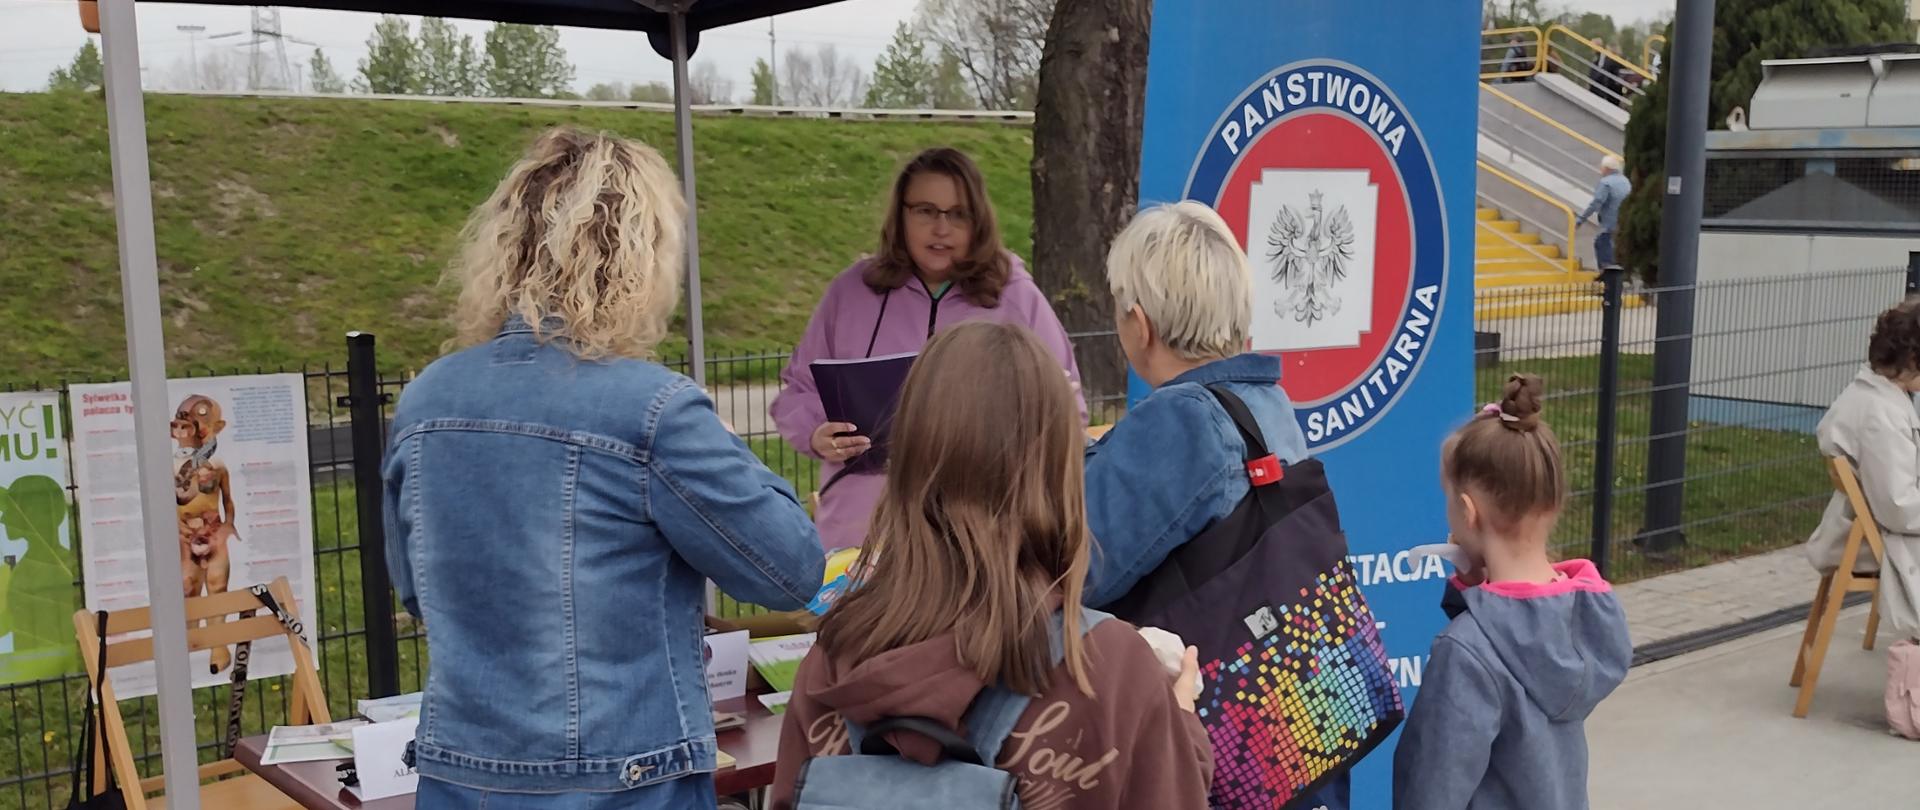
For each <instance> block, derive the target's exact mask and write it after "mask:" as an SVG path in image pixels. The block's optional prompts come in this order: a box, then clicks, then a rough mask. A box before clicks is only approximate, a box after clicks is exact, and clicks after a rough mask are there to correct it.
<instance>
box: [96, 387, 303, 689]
mask: <svg viewBox="0 0 1920 810" xmlns="http://www.w3.org/2000/svg"><path fill="white" fill-rule="evenodd" d="M168 388H169V391H168V394H169V396H168V405H169V407H171V408H172V412H171V413H170V414H168V435H169V438H170V439H171V442H170V444H171V447H172V450H173V458H172V460H171V462H170V464H169V466H170V467H171V468H172V469H173V481H172V489H173V493H174V503H172V504H169V505H163V508H164V507H166V506H170V507H171V509H170V510H169V511H170V512H171V513H172V514H173V516H174V517H175V519H176V520H175V523H176V528H177V540H178V554H179V558H180V587H181V592H182V593H183V594H184V595H185V596H187V597H195V596H208V595H213V594H218V593H223V592H227V591H233V590H241V589H244V588H247V587H249V586H252V585H255V584H265V583H269V582H272V581H273V580H274V579H275V578H276V577H286V578H287V581H288V582H290V583H292V585H293V591H294V596H295V598H296V599H297V600H298V601H299V605H300V614H301V615H300V618H301V621H302V623H303V624H304V625H305V626H306V627H309V628H312V627H317V626H318V624H317V622H315V620H314V613H313V610H314V601H313V576H314V575H313V507H312V500H311V494H310V493H311V489H310V478H309V476H310V473H309V470H308V467H307V420H306V401H305V394H304V392H305V385H304V381H303V379H302V377H301V376H300V375H299V374H267V375H257V376H243V377H201V378H192V379H181V380H170V381H168ZM71 404H72V411H73V414H72V424H73V448H74V450H73V452H74V459H73V462H74V466H73V470H74V479H75V481H76V482H77V484H78V491H79V495H78V499H79V507H80V510H79V511H80V527H81V529H80V530H81V536H82V538H83V539H84V542H83V543H82V545H83V547H84V551H85V554H84V557H83V561H82V566H83V569H84V573H85V579H86V603H87V606H88V607H89V608H91V609H94V610H121V609H125V608H132V607H140V606H143V605H146V604H148V601H149V600H148V599H147V570H146V554H147V551H148V548H149V546H150V544H149V543H146V542H143V541H142V532H141V522H140V508H139V507H140V484H139V469H138V467H139V465H138V463H137V461H136V456H135V450H134V435H133V422H134V418H133V417H134V413H133V402H132V396H131V386H130V385H129V384H127V383H112V384H105V385H76V386H73V388H72V391H71ZM171 545H172V544H169V546H171ZM170 551H171V548H170ZM309 641H311V639H309ZM234 655H235V651H234V650H233V649H232V648H230V647H216V648H214V649H212V650H202V651H200V652H196V653H194V654H193V658H192V660H191V663H190V667H191V670H192V672H193V673H194V686H196V687H200V686H210V685H213V684H215V683H224V682H226V681H227V680H228V679H229V678H230V677H231V674H230V670H231V668H232V667H233V663H234ZM248 659H249V666H248V676H249V677H250V678H260V677H269V676H274V675H284V674H287V673H290V672H292V671H293V660H292V657H291V656H290V655H289V652H288V649H287V643H286V640H285V639H284V638H273V639H268V640H265V641H261V642H257V643H255V644H253V645H252V648H251V650H250V654H249V656H248ZM124 669H125V670H126V671H124V672H119V671H116V673H115V675H114V677H115V684H116V686H115V688H116V690H117V691H118V692H119V695H120V697H122V698H128V697H135V696H138V695H145V694H152V692H153V681H152V667H151V665H138V666H128V667H125V668H124Z"/></svg>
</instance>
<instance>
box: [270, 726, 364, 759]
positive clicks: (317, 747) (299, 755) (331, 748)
mask: <svg viewBox="0 0 1920 810" xmlns="http://www.w3.org/2000/svg"><path fill="white" fill-rule="evenodd" d="M364 725H366V721H363V720H342V721H340V722H338V723H323V724H320V725H311V726H274V727H273V729H272V730H271V731H269V732H268V733H267V748H266V750H265V751H263V752H261V754H260V764H262V765H286V764H289V763H294V762H324V761H326V760H329V759H347V758H349V757H351V756H352V754H349V753H348V752H347V750H346V749H344V748H341V747H340V746H338V745H335V744H334V740H336V739H345V738H347V737H351V736H352V734H353V729H356V728H359V727H360V726H364Z"/></svg>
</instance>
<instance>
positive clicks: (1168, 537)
mask: <svg viewBox="0 0 1920 810" xmlns="http://www.w3.org/2000/svg"><path fill="white" fill-rule="evenodd" d="M1215 383H1225V384H1226V386H1227V388H1228V390H1230V391H1232V392H1233V393H1235V394H1238V395H1239V396H1240V398H1241V399H1242V400H1244V401H1245V402H1246V403H1247V409H1248V410H1250V411H1253V417H1254V419H1255V420H1256V421H1258V422H1259V423H1260V432H1261V433H1263V434H1265V438H1266V440H1267V449H1268V450H1271V451H1272V452H1273V454H1274V455H1276V456H1279V457H1280V460H1281V461H1282V462H1285V463H1289V464H1291V463H1294V462H1298V461H1301V460H1303V459H1305V458H1306V457H1307V439H1306V436H1305V435H1303V434H1302V433H1301V432H1300V424H1299V423H1298V422H1296V421H1295V420H1294V416H1293V404H1292V403H1291V402H1289V401H1288V400H1287V393H1286V391H1283V390H1281V388H1280V359H1279V358H1277V357H1271V356H1268V355H1262V354H1242V355H1237V356H1234V357H1229V358H1226V359H1224V360H1216V361H1214V362H1211V363H1208V364H1206V365H1204V366H1201V367H1199V368H1196V369H1193V370H1192V371H1189V372H1187V373H1185V374H1182V375H1180V376H1179V377H1176V378H1174V379H1173V380H1172V381H1171V382H1168V383H1167V384H1166V385H1163V386H1161V387H1160V388H1158V389H1156V390H1155V391H1154V392H1153V393H1152V394H1150V395H1148V396H1147V398H1146V399H1143V400H1141V401H1140V403H1139V404H1137V405H1135V406H1133V407H1132V408H1131V409H1129V410H1128V411H1127V417H1126V418H1125V419H1122V420H1120V423H1119V424H1117V425H1115V426H1114V427H1113V430H1111V431H1108V432H1107V435H1106V436H1104V437H1102V438H1101V439H1100V441H1098V442H1096V443H1094V445H1093V446H1092V447H1089V448H1088V449H1087V520H1088V522H1089V523H1090V524H1091V525H1092V528H1093V538H1094V541H1095V545H1096V549H1095V552H1094V555H1093V562H1092V567H1091V570H1090V571H1089V573H1088V575H1087V595H1086V603H1087V604H1089V605H1105V604H1108V603H1110V602H1112V601H1113V600H1115V599H1119V598H1120V597H1122V596H1125V595H1126V593H1127V591H1128V590H1130V589H1132V588H1133V586H1134V585H1135V584H1136V583H1138V582H1139V581H1140V578H1141V577H1144V576H1146V575H1147V574H1149V573H1152V572H1153V570H1154V569H1155V568H1158V567H1159V566H1160V563H1162V562H1165V561H1166V559H1167V555H1168V554H1171V553H1173V550H1174V549H1176V548H1179V547H1180V544H1182V543H1185V542H1187V541H1188V540H1191V539H1193V537H1194V535H1197V534H1199V533H1200V531H1201V530H1202V529H1205V528H1206V527H1207V526H1208V525H1210V524H1212V523H1213V522H1214V521H1216V520H1219V519H1221V518H1224V517H1226V516H1227V514H1228V513H1230V512H1232V511H1233V508H1234V507H1235V506H1237V505H1239V503H1240V499H1241V498H1244V497H1246V495H1247V490H1248V489H1249V488H1250V485H1249V484H1248V483H1247V467H1246V463H1245V460H1244V458H1243V456H1244V454H1245V453H1246V442H1243V441H1241V440H1240V432H1239V431H1238V430H1236V429H1235V428H1234V426H1233V420H1232V419H1231V418H1229V417H1228V416H1227V412H1226V411H1225V410H1224V409H1222V408H1221V407H1220V403H1219V402H1218V401H1217V400H1215V399H1214V398H1213V394H1212V393H1210V392H1208V391H1207V389H1206V386H1208V385H1212V384H1215Z"/></svg>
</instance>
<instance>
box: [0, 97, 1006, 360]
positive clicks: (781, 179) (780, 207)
mask: <svg viewBox="0 0 1920 810" xmlns="http://www.w3.org/2000/svg"><path fill="white" fill-rule="evenodd" d="M147 115H148V123H147V127H148V142H149V144H150V148H151V150H152V170H153V184H154V205H155V209H156V218H157V223H156V230H157V236H158V245H159V255H160V283H161V293H162V296H163V298H164V307H165V313H166V316H167V349H168V356H169V357H168V362H169V364H170V365H171V367H172V370H173V371H174V372H175V373H183V372H187V371H189V370H228V369H236V368H252V367H254V366H264V367H269V368H271V367H276V366H287V367H290V368H291V367H298V366H301V365H305V364H310V365H315V366H318V365H319V364H322V363H326V362H333V363H335V364H336V365H337V364H339V363H341V362H342V361H343V359H344V349H343V343H342V338H341V336H342V334H343V333H345V332H347V331H349V330H354V329H360V330H366V331H371V332H374V333H375V334H377V335H378V336H379V338H380V342H381V351H380V354H381V358H382V365H383V366H390V367H393V368H396V369H398V368H409V367H413V368H417V367H419V366H421V365H423V364H425V363H426V362H427V361H428V360H431V359H432V358H433V357H434V356H436V355H437V354H438V348H439V345H440V341H441V340H443V339H444V338H445V337H446V335H447V330H446V328H445V325H444V322H445V316H446V312H447V304H448V301H449V300H450V294H449V292H448V291H447V290H445V289H442V288H440V287H439V286H438V284H437V281H438V278H439V274H440V271H441V269H442V268H443V267H444V266H445V263H446V261H447V258H448V257H449V256H450V255H451V252H452V248H453V240H454V238H455V235H456V234H457V232H458V230H459V227H460V224H461V222H462V221H463V219H464V218H465V216H466V213H467V211H468V210H469V209H470V208H471V206H473V205H475V204H477V203H479V202H480V201H482V200H483V199H485V198H486V196H487V194H488V193H489V192H490V191H491V190H492V188H493V186H494V184H495V183H496V182H497V181H498V180H499V178H500V176H501V174H502V173H503V172H504V171H505V169H506V168H507V166H508V165H509V164H510V163H511V162H512V161H513V159H514V157H515V156H516V155H517V154H518V153H519V151H520V149H521V148H522V147H524V146H525V145H526V144H527V143H528V142H529V141H531V139H532V138H533V136H534V135H535V134H536V133H537V132H539V131H540V130H542V129H544V128H546V127H549V126H553V125H557V124H573V125H577V126H581V127H586V128H590V129H598V130H606V131H610V132H616V133H620V134H623V135H627V136H631V137H637V138H640V139H642V140H644V141H646V142H648V143H651V144H653V145H654V146H655V147H656V148H658V149H660V150H661V152H662V153H664V154H666V155H667V156H668V159H669V160H670V161H671V160H672V159H673V154H674V152H673V139H672V133H673V119H672V116H671V115H666V114H660V113H647V112H638V111H632V110H610V109H566V108H546V107H520V106H507V105H492V104H434V103H425V102H392V101H357V100H333V99H273V100H257V99H210V98H191V97H185V96H154V97H150V98H149V99H148V102H147ZM694 132H695V143H696V145H697V147H698V153H697V155H696V158H695V160H696V166H697V168H698V178H697V179H698V182H699V197H700V243H701V249H702V251H701V252H702V259H701V275H702V278H703V279H704V288H703V292H704V294H705V299H706V306H705V312H706V319H707V320H706V323H707V333H708V335H709V338H710V340H711V341H712V346H713V347H714V348H713V349H712V350H711V351H713V352H715V353H733V352H746V351H761V350H766V349H770V348H774V347H777V346H780V345H782V344H788V343H791V342H792V341H793V340H794V339H796V338H797V337H798V336H799V334H800V332H801V330H802V329H803V328H804V327H805V325H806V319H807V316H808V315H809V313H810V312H811V311H812V307H813V304H814V302H815V301H816V300H817V298H818V295H819V293H820V291H821V290H822V289H823V288H824V286H825V284H826V282H827V280H828V279H830V278H831V277H832V275H833V274H834V273H836V272H838V271H839V270H840V269H841V268H843V267H845V266H846V265H847V264H848V263H849V262H850V261H852V260H853V259H855V258H857V257H858V256H859V255H860V254H862V253H864V252H867V251H869V250H871V249H872V248H871V246H872V245H873V244H874V242H875V241H876V239H877V237H876V233H877V224H878V222H879V216H880V208H881V207H882V205H883V204H884V196H885V193H886V190H887V182H888V181H889V180H890V179H891V177H892V173H893V172H894V171H895V169H896V168H897V167H898V165H899V164H900V162H901V161H903V160H904V159H905V158H906V157H907V156H909V155H910V154H912V153H913V152H915V151H917V150H919V149H921V148H924V147H927V146H931V145H936V144H948V145H953V146H957V147H959V148H961V149H964V150H966V151H968V152H970V153H971V154H973V155H974V156H975V158H976V159H977V160H979V161H980V163H981V165H982V168H983V170H984V171H985V172H986V174H987V177H988V184H989V187H990V189H991V192H992V194H993V197H994V200H995V204H996V205H997V207H998V209H999V212H1000V216H1001V219H1002V222H1003V223H1005V228H1006V231H1007V238H1008V240H1009V242H1010V243H1011V246H1012V247H1013V249H1014V250H1016V251H1018V252H1021V253H1023V254H1026V253H1028V249H1029V247H1030V246H1031V231H1030V226H1029V223H1030V221H1031V218H1032V207H1033V206H1032V195H1031V191H1030V189H1029V185H1028V175H1027V163H1028V159H1029V156H1030V154H1031V139H1030V138H1029V136H1028V131H1027V130H1026V129H1025V128H1021V127H1009V126H1004V125H994V124H980V125H971V124H935V123H891V122H888V123H873V122H843V121H822V120H776V119H743V118H702V119H698V120H696V122H695V124H694ZM107 151H108V148H107V133H106V114H105V108H104V104H103V102H102V100H101V99H100V98H98V97H95V96H89V95H77V94H65V95H47V94H0V290H5V294H4V295H0V322H4V323H5V324H6V327H5V332H6V334H5V341H6V346H7V348H6V350H5V351H4V352H0V382H11V383H21V382H27V381H40V382H43V383H45V382H52V381H54V380H56V379H58V378H60V377H63V376H64V377H79V376H94V377H99V376H112V375H116V374H118V373H119V372H120V370H122V369H123V368H124V367H125V342H124V338H123V336H122V332H121V310H120V295H119V269H118V264H117V263H116V262H117V258H116V246H115V235H114V220H113V209H112V203H113V181H112V177H111V174H110V170H109V166H108V160H107ZM678 348H679V344H677V343H676V344H674V345H670V346H669V347H667V352H668V353H673V352H675V351H677V350H678Z"/></svg>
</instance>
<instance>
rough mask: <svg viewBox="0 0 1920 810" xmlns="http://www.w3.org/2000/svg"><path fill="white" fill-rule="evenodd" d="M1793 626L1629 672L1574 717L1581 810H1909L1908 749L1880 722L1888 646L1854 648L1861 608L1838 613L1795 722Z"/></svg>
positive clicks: (1917, 801)
mask: <svg viewBox="0 0 1920 810" xmlns="http://www.w3.org/2000/svg"><path fill="white" fill-rule="evenodd" d="M1803 565H1804V564H1803ZM1807 593H1808V595H1809V597H1810V595H1811V593H1812V591H1811V590H1810V589H1809V590H1808V591H1807ZM1804 627H1805V625H1804V624H1803V623H1796V624H1793V625H1789V626H1786V627H1781V628H1777V629H1774V630H1770V631H1767V632H1765V633H1761V634H1757V635H1754V636H1749V637H1747V638H1744V639H1740V640H1738V641H1733V642H1728V643H1726V644H1722V645H1719V646H1716V647H1712V648H1709V649H1705V650H1702V651H1699V652H1696V653H1692V654H1689V655H1685V656H1681V657H1678V658H1672V659H1668V660H1665V661H1660V662H1656V663H1652V664H1648V665H1645V666H1642V667H1638V668H1635V669H1634V670H1633V671H1632V672H1631V673H1630V674H1629V675H1628V677H1627V681H1626V683H1624V684H1622V685H1621V687H1620V689H1619V690H1618V691H1616V692H1614V694H1613V695H1612V696H1611V697H1609V698H1608V699H1607V700H1606V701H1605V702H1604V703H1602V704H1601V705H1600V708H1599V709H1598V710H1597V711H1596V712H1595V713H1594V715H1593V717H1592V718H1590V719H1589V720H1588V722H1587V742H1588V746H1589V749H1590V756H1589V763H1590V769H1591V775H1590V778H1589V791H1590V795H1591V797H1592V807H1593V808H1594V810H1664V808H1677V809H1678V808H1685V810H1720V808H1728V810H1734V809H1735V808H1737V809H1738V810H1789V809H1790V810H1824V808H1835V810H1840V809H1841V808H1845V810H1896V809H1897V810H1911V809H1912V808H1917V807H1920V742H1913V741H1908V740H1903V739H1900V738H1898V737H1893V736H1890V735H1888V734H1887V732H1886V722H1885V719H1884V714H1883V712H1884V710H1883V703H1882V697H1881V690H1882V688H1883V686H1884V684H1885V682H1886V653H1885V650H1886V644H1888V643H1891V641H1892V638H1891V637H1890V636H1888V635H1887V634H1885V633H1884V632H1883V633H1882V635H1881V638H1880V644H1879V646H1878V647H1877V648H1876V650H1875V651H1873V652H1867V651H1864V650H1862V649H1861V648H1860V643H1861V640H1862V638H1863V636H1864V634H1865V628H1866V609H1865V608H1854V609H1851V610H1849V611H1847V612H1846V613H1844V614H1842V616H1841V619H1840V624H1839V627H1838V629H1837V630H1836V632H1835V635H1834V639H1833V644H1832V646H1831V647H1830V648H1829V650H1828V653H1827V660H1826V665H1825V667H1824V671H1823V672H1822V673H1821V676H1820V680H1819V683H1818V686H1817V691H1816V693H1815V697H1814V702H1813V711H1812V713H1811V714H1810V715H1809V716H1808V717H1807V718H1806V719H1797V718H1795V717H1794V716H1793V705H1794V701H1795V700H1796V698H1797V697H1798V690H1795V689H1793V688H1790V687H1788V686H1787V677H1788V675H1790V674H1791V673H1792V670H1793V660H1794V654H1795V649H1796V647H1797V645H1798V644H1799V640H1800V634H1801V632H1802V630H1803V629H1804Z"/></svg>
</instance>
